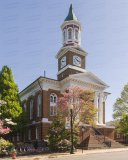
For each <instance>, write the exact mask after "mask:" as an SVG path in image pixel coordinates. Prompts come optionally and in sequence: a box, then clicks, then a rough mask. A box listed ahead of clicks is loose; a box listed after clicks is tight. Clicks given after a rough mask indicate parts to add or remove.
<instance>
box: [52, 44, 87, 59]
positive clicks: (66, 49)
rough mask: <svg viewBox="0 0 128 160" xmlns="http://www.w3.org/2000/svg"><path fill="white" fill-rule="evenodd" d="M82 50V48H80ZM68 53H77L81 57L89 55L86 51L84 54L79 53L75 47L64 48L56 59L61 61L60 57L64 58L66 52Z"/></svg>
mask: <svg viewBox="0 0 128 160" xmlns="http://www.w3.org/2000/svg"><path fill="white" fill-rule="evenodd" d="M80 49H81V48H80ZM68 51H72V52H74V53H77V54H80V55H82V56H87V55H88V53H87V52H86V51H84V50H83V52H82V51H79V50H77V49H74V48H73V47H69V46H68V47H63V48H61V49H60V50H59V52H58V53H57V54H56V56H55V58H57V59H59V58H60V57H62V56H63V55H64V54H65V53H66V52H68Z"/></svg>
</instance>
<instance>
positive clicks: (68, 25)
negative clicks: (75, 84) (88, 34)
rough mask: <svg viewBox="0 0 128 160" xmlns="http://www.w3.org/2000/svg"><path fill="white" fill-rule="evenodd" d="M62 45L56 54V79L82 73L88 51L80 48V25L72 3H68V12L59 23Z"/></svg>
mask: <svg viewBox="0 0 128 160" xmlns="http://www.w3.org/2000/svg"><path fill="white" fill-rule="evenodd" d="M61 30H62V45H63V47H62V48H61V49H60V50H59V52H58V53H57V55H56V58H57V59H58V73H57V78H58V80H62V79H64V78H66V77H67V76H69V75H70V74H77V73H84V72H86V70H85V58H86V56H87V55H88V53H87V52H86V51H85V50H83V49H82V48H81V31H82V25H81V23H80V22H79V21H78V18H77V16H76V15H75V13H74V9H73V5H72V4H71V5H70V8H69V13H68V15H67V17H66V18H65V20H64V23H63V24H62V25H61Z"/></svg>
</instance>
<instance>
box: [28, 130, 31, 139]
mask: <svg viewBox="0 0 128 160" xmlns="http://www.w3.org/2000/svg"><path fill="white" fill-rule="evenodd" d="M28 140H31V129H29V130H28Z"/></svg>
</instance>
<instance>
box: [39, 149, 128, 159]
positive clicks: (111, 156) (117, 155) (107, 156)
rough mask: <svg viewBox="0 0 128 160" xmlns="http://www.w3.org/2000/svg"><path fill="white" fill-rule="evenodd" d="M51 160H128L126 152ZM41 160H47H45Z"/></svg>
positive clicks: (127, 152)
mask: <svg viewBox="0 0 128 160" xmlns="http://www.w3.org/2000/svg"><path fill="white" fill-rule="evenodd" d="M52 159H53V160H128V151H123V152H112V153H98V154H89V155H83V156H73V157H60V158H52ZM40 160H41V159H40ZM42 160H49V158H45V159H42Z"/></svg>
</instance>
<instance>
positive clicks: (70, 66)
mask: <svg viewBox="0 0 128 160" xmlns="http://www.w3.org/2000/svg"><path fill="white" fill-rule="evenodd" d="M68 68H71V69H74V70H77V71H81V72H86V70H85V69H83V68H79V67H76V66H73V65H70V64H68V65H67V66H65V67H64V68H63V69H61V70H60V71H59V72H58V73H57V75H59V74H60V73H62V72H63V71H65V70H66V69H68Z"/></svg>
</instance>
